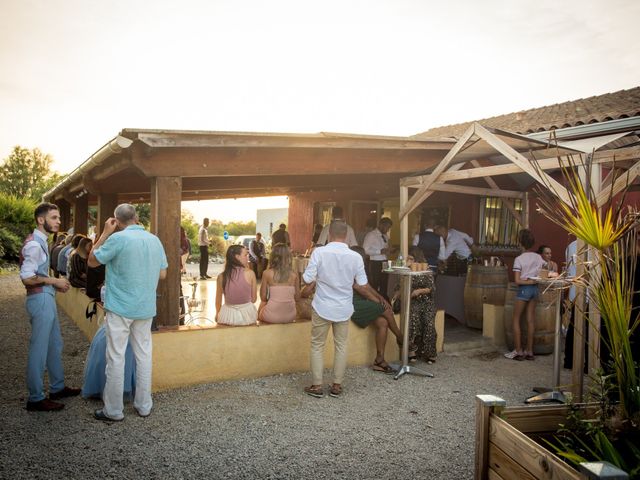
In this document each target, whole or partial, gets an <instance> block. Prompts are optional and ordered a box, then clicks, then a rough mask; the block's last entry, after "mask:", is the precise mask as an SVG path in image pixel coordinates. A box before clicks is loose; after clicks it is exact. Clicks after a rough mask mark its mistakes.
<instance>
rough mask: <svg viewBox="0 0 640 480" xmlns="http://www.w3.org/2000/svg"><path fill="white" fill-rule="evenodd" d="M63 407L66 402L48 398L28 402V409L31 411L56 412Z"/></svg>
mask: <svg viewBox="0 0 640 480" xmlns="http://www.w3.org/2000/svg"><path fill="white" fill-rule="evenodd" d="M63 408H64V403H58V402H52V401H51V400H49V399H48V398H45V399H42V400H40V401H39V402H27V410H28V411H29V412H55V411H56V410H62V409H63Z"/></svg>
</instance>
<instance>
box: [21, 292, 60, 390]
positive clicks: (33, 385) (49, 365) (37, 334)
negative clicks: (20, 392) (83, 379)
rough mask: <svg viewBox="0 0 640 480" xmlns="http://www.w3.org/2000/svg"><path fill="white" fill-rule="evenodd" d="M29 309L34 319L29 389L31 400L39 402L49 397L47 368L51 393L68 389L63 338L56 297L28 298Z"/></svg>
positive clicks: (42, 295)
mask: <svg viewBox="0 0 640 480" xmlns="http://www.w3.org/2000/svg"><path fill="white" fill-rule="evenodd" d="M26 306H27V312H28V313H29V316H30V317H31V340H30V341H29V359H28V361H27V387H28V388H29V401H30V402H39V401H40V400H43V399H44V398H45V393H44V371H45V368H46V369H47V372H48V374H49V392H50V393H53V392H58V391H60V390H62V389H63V388H64V369H63V367H62V335H61V334H60V324H59V323H58V310H57V308H56V300H55V297H54V296H53V295H50V294H48V293H37V294H35V295H28V296H27V302H26Z"/></svg>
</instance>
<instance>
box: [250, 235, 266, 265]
mask: <svg viewBox="0 0 640 480" xmlns="http://www.w3.org/2000/svg"><path fill="white" fill-rule="evenodd" d="M257 241H258V240H256V242H257ZM259 241H260V243H261V244H262V252H263V253H264V254H265V255H266V253H267V250H266V245H267V244H266V243H264V240H263V239H262V238H261V239H260V240H259ZM249 257H250V258H251V259H252V260H253V261H254V262H257V261H258V256H257V255H256V252H254V251H253V240H252V241H251V243H250V244H249ZM263 258H264V257H263Z"/></svg>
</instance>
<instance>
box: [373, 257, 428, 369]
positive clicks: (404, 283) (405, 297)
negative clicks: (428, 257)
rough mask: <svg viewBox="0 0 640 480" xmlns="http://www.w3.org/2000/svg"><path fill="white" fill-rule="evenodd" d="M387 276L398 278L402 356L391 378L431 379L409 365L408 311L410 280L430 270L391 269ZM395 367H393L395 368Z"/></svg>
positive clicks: (409, 304) (409, 306)
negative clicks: (420, 376) (417, 376)
mask: <svg viewBox="0 0 640 480" xmlns="http://www.w3.org/2000/svg"><path fill="white" fill-rule="evenodd" d="M384 272H386V273H388V274H389V275H398V276H400V305H401V310H400V312H401V313H400V324H401V325H400V326H401V327H402V338H403V340H402V355H401V358H400V360H401V362H402V363H400V364H399V365H397V373H396V375H395V376H394V377H393V378H394V379H395V380H398V379H399V378H400V377H401V376H402V375H404V374H405V373H413V374H414V375H422V376H424V377H431V378H433V374H432V373H428V372H425V371H423V370H421V369H419V368H417V367H414V366H412V365H409V310H410V308H411V278H412V277H417V276H421V275H432V273H431V271H430V270H427V271H422V272H414V271H412V270H411V269H409V268H397V267H396V268H391V269H387V270H384ZM395 366H396V365H394V367H395Z"/></svg>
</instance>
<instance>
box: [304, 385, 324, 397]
mask: <svg viewBox="0 0 640 480" xmlns="http://www.w3.org/2000/svg"><path fill="white" fill-rule="evenodd" d="M304 393H306V394H307V395H310V396H312V397H316V398H322V397H324V389H323V388H322V385H311V386H310V387H304Z"/></svg>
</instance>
